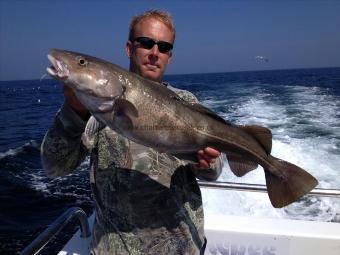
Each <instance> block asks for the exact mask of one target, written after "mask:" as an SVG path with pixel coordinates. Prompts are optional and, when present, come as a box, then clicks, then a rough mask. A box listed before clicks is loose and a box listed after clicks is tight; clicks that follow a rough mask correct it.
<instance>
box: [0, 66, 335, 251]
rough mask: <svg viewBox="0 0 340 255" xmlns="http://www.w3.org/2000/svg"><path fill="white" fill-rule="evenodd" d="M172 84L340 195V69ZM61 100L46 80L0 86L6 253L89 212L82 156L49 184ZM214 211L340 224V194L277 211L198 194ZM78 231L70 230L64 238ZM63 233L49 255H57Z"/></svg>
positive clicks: (228, 196)
mask: <svg viewBox="0 0 340 255" xmlns="http://www.w3.org/2000/svg"><path fill="white" fill-rule="evenodd" d="M165 80H166V81H168V82H170V84H172V85H173V86H174V87H178V88H182V89H186V90H190V91H192V92H193V93H194V94H195V95H196V96H197V97H198V98H199V100H200V101H201V103H202V104H204V105H205V106H207V107H209V108H210V109H212V110H213V111H215V112H216V113H218V114H219V115H220V116H221V117H223V118H224V119H226V120H228V121H231V122H233V123H236V124H257V125H263V126H265V127H268V128H270V129H271V130H272V133H273V151H272V154H273V155H274V156H276V157H279V158H282V159H285V160H288V161H290V162H292V163H295V164H297V165H299V166H301V167H303V168H304V169H306V170H308V171H309V172H310V173H311V174H313V175H314V176H315V177H316V178H317V179H318V180H319V186H318V188H330V189H340V68H324V69H297V70H276V71H256V72H255V71H254V72H233V73H214V74H190V75H169V76H166V79H165ZM62 102H63V95H62V87H61V85H60V83H58V82H57V81H54V80H50V79H42V80H29V81H1V82H0V130H1V132H0V253H1V254H17V253H18V252H19V251H20V250H22V249H23V248H24V247H25V246H26V245H28V244H29V243H30V242H31V241H32V239H33V238H34V237H36V236H37V234H38V233H40V232H42V231H43V230H44V229H45V228H46V227H47V226H48V225H49V224H50V223H51V222H52V221H53V220H54V219H55V218H56V217H58V216H59V215H60V214H61V213H63V212H64V211H65V210H66V209H67V208H69V207H72V206H79V207H81V208H83V209H84V210H85V211H86V212H87V213H88V214H90V213H91V212H92V206H93V204H92V199H91V191H90V187H89V181H88V172H87V168H88V164H89V160H86V161H85V162H84V163H83V164H82V165H81V166H80V167H79V169H78V170H77V171H75V172H74V174H72V175H69V176H66V177H62V178H56V179H49V178H47V177H46V175H45V173H44V171H43V169H42V166H41V163H40V143H41V141H42V139H43V136H44V134H45V132H46V131H47V130H48V128H49V126H50V124H51V122H52V119H53V117H54V116H55V114H56V112H57V110H58V108H59V107H60V106H61V104H62ZM219 180H220V181H230V182H239V183H240V182H242V183H256V184H264V183H265V179H264V173H263V170H262V168H261V167H259V168H258V169H257V170H255V171H252V172H251V173H249V174H247V175H246V176H244V177H242V178H238V177H235V176H234V175H233V174H232V173H231V171H230V170H229V166H228V164H227V163H225V166H224V169H223V173H222V175H221V177H220V179H219ZM202 194H203V199H204V207H205V210H206V211H209V214H230V215H249V216H252V217H254V218H256V217H262V218H264V217H266V218H268V217H269V218H290V219H304V220H315V221H335V220H336V219H337V218H339V215H340V199H339V198H322V197H310V196H308V197H306V198H303V199H301V200H300V201H298V202H296V203H294V204H292V205H290V206H287V207H285V208H282V209H274V208H273V207H272V206H271V204H270V202H269V199H268V196H267V195H266V194H263V193H250V192H237V191H220V190H209V189H202ZM73 231H74V227H70V228H69V229H68V230H67V233H68V236H69V235H71V234H72V232H73ZM65 239H67V235H65V234H62V237H57V238H56V239H54V240H53V242H52V244H50V245H49V246H48V247H47V250H46V251H45V252H44V253H43V254H56V253H57V249H60V248H61V247H62V245H63V242H64V241H65Z"/></svg>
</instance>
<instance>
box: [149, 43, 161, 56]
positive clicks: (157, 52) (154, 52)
mask: <svg viewBox="0 0 340 255" xmlns="http://www.w3.org/2000/svg"><path fill="white" fill-rule="evenodd" d="M150 51H151V54H153V55H156V56H158V55H159V50H158V45H157V44H155V45H154V46H153V47H152V48H151V49H150Z"/></svg>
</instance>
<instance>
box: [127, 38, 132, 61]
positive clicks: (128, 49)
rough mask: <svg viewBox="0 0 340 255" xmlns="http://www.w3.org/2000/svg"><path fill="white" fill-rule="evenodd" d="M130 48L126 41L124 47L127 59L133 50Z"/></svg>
mask: <svg viewBox="0 0 340 255" xmlns="http://www.w3.org/2000/svg"><path fill="white" fill-rule="evenodd" d="M132 47H133V45H132V43H131V42H130V41H127V42H126V45H125V52H126V55H127V56H128V58H131V55H132V50H133V49H132Z"/></svg>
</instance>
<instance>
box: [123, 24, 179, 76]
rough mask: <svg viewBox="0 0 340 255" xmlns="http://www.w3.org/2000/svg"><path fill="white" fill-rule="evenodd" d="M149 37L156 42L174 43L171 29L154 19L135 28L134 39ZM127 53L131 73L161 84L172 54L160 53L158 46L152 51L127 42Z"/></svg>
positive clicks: (136, 43) (135, 43)
mask: <svg viewBox="0 0 340 255" xmlns="http://www.w3.org/2000/svg"><path fill="white" fill-rule="evenodd" d="M137 37H149V38H152V39H154V40H155V41H165V42H169V43H171V44H172V43H173V35H172V33H171V31H170V29H169V28H168V27H167V26H166V25H164V24H163V23H162V22H161V21H158V20H157V19H154V18H148V19H145V20H142V21H141V22H139V23H138V24H137V25H136V26H135V34H134V38H137ZM126 53H127V55H128V57H129V58H130V71H132V72H135V73H137V74H139V75H141V76H143V77H145V78H148V79H150V80H153V81H158V82H160V81H161V80H162V77H163V73H164V71H165V68H166V66H167V65H168V64H169V62H170V59H171V56H172V53H171V51H169V52H166V53H161V52H159V49H158V45H157V44H155V45H154V46H153V47H152V48H151V49H144V48H143V47H142V46H141V45H140V44H139V43H138V42H133V43H132V42H130V41H129V42H127V44H126Z"/></svg>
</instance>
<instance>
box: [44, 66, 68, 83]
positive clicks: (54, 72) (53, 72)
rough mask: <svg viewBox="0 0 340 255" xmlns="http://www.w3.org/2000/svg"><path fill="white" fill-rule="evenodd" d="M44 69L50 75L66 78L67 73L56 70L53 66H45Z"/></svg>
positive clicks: (61, 78)
mask: <svg viewBox="0 0 340 255" xmlns="http://www.w3.org/2000/svg"><path fill="white" fill-rule="evenodd" d="M46 71H47V73H48V74H49V75H50V76H52V77H53V78H56V79H59V80H66V79H67V77H68V76H67V74H64V73H63V72H60V71H58V70H56V69H55V68H54V67H53V66H51V67H47V68H46Z"/></svg>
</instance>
